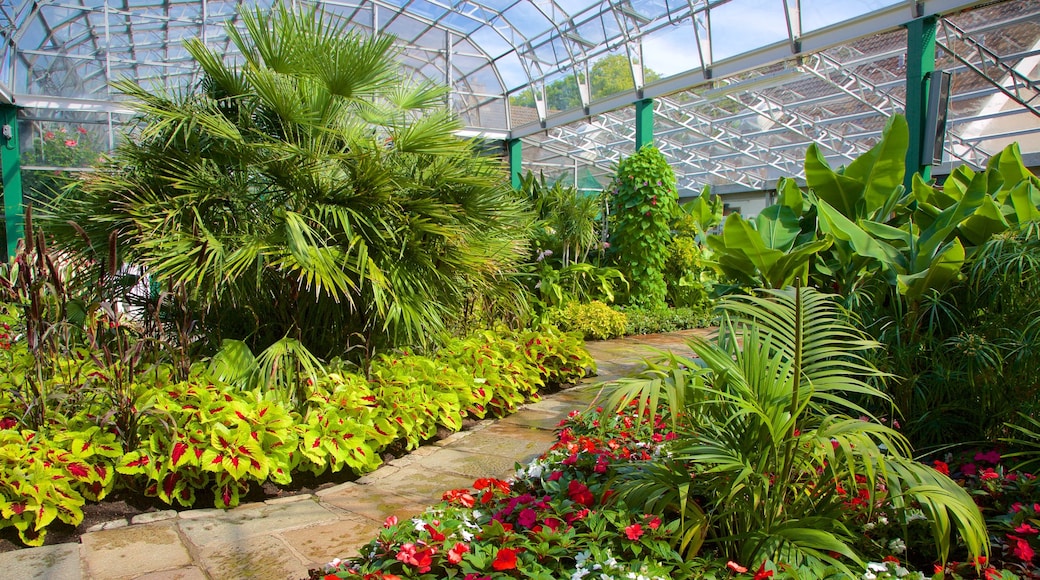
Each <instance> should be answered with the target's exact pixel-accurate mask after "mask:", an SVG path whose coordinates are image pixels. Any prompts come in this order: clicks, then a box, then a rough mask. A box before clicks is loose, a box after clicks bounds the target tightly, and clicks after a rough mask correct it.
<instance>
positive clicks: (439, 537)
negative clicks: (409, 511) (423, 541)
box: [423, 524, 444, 542]
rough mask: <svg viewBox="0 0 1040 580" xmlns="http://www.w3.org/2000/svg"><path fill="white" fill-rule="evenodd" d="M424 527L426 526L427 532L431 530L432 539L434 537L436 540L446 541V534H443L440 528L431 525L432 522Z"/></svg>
mask: <svg viewBox="0 0 1040 580" xmlns="http://www.w3.org/2000/svg"><path fill="white" fill-rule="evenodd" d="M423 527H424V528H426V531H427V532H430V539H432V540H433V541H434V542H443V541H444V534H442V533H441V532H440V530H438V529H437V528H435V527H433V526H431V525H430V524H426V525H425V526H423Z"/></svg>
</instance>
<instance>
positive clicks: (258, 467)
mask: <svg viewBox="0 0 1040 580" xmlns="http://www.w3.org/2000/svg"><path fill="white" fill-rule="evenodd" d="M152 388H153V389H155V397H156V399H157V400H156V407H157V408H158V409H161V410H162V411H163V412H165V413H166V414H167V415H168V416H169V417H171V418H172V420H173V423H174V429H173V431H172V433H165V432H162V431H156V432H153V433H151V434H150V435H149V436H148V437H147V438H144V439H143V440H142V443H141V445H140V447H138V448H136V449H132V450H128V452H127V453H126V454H125V455H123V456H122V457H121V458H120V459H119V462H118V466H117V468H116V470H117V471H118V472H119V473H121V474H123V475H126V476H130V478H131V479H132V480H133V481H134V482H135V486H137V487H138V488H139V489H143V490H144V492H145V494H146V495H151V496H155V497H158V498H159V499H161V500H163V501H165V502H167V503H173V502H175V501H176V502H177V503H179V504H181V505H184V506H192V505H194V504H195V500H196V495H195V494H196V492H197V491H198V490H200V489H210V490H211V491H212V492H213V496H214V503H215V505H216V506H217V507H234V506H235V505H238V501H239V498H240V497H241V494H242V493H244V492H245V491H247V490H248V489H249V485H250V483H251V482H256V483H263V482H264V481H267V480H268V479H270V480H271V481H274V482H276V483H283V484H284V483H288V482H289V481H290V480H291V468H292V465H293V463H292V453H293V452H294V451H295V450H296V448H297V438H298V436H297V433H296V431H295V430H294V429H292V428H291V427H292V425H293V420H292V419H291V418H290V416H289V413H288V412H287V411H286V410H285V409H284V408H282V407H281V406H279V405H278V404H276V403H273V402H268V401H263V400H260V399H259V397H258V396H257V394H256V393H252V392H242V391H236V390H233V389H230V388H228V385H226V384H221V383H219V382H218V381H215V380H204V378H203V377H198V378H194V379H193V380H189V381H179V382H175V383H169V384H164V383H159V384H155V385H153V386H152Z"/></svg>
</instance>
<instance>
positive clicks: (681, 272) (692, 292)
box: [664, 186, 723, 307]
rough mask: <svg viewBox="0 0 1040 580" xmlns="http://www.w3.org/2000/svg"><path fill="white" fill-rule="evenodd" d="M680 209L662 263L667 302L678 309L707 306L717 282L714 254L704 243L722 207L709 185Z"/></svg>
mask: <svg viewBox="0 0 1040 580" xmlns="http://www.w3.org/2000/svg"><path fill="white" fill-rule="evenodd" d="M679 209H680V210H681V211H680V212H679V213H678V215H677V216H676V218H675V222H674V223H673V224H672V230H673V232H674V237H673V238H672V241H671V243H670V244H669V246H668V258H667V259H666V260H665V272H664V278H665V282H666V283H667V284H668V296H667V298H668V303H669V304H671V305H672V306H677V307H703V306H706V305H708V304H709V302H710V300H711V297H712V296H713V294H714V292H715V284H716V282H717V281H718V274H719V273H718V268H717V266H716V265H715V262H714V259H715V257H714V253H713V252H712V251H711V249H710V248H708V247H707V246H706V245H705V244H704V240H705V238H706V236H707V233H708V231H709V230H712V229H714V228H716V227H718V225H719V224H721V223H722V211H723V204H722V199H721V198H720V197H719V196H717V195H711V190H710V188H709V187H708V186H704V191H702V192H701V194H700V195H699V196H698V197H697V198H696V199H694V200H693V201H691V202H688V203H685V204H683V205H681V206H680V207H679Z"/></svg>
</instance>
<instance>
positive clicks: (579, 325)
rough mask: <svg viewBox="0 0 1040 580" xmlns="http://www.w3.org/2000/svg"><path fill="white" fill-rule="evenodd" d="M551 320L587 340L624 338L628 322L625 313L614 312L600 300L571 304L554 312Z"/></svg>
mask: <svg viewBox="0 0 1040 580" xmlns="http://www.w3.org/2000/svg"><path fill="white" fill-rule="evenodd" d="M550 318H551V319H552V321H553V323H554V324H556V325H557V326H559V327H560V328H561V329H562V330H571V331H574V332H579V333H581V335H582V336H584V337H585V339H586V340H588V339H595V340H606V339H608V338H616V337H618V336H623V335H624V334H625V326H626V324H627V322H628V320H627V317H626V316H625V313H624V312H619V311H617V310H614V309H613V308H611V307H610V306H607V305H606V304H604V303H602V302H600V301H599V300H593V301H592V302H589V303H588V304H580V303H578V302H571V303H570V304H568V305H567V306H566V307H565V308H562V309H560V310H555V311H553V312H552V313H551V314H550Z"/></svg>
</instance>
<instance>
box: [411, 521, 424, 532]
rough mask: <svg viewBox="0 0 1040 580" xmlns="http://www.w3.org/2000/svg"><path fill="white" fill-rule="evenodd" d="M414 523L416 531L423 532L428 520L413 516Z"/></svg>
mask: <svg viewBox="0 0 1040 580" xmlns="http://www.w3.org/2000/svg"><path fill="white" fill-rule="evenodd" d="M412 525H413V526H414V527H415V531H417V532H421V531H423V530H425V529H426V521H425V520H423V519H422V518H412Z"/></svg>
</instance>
